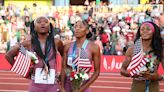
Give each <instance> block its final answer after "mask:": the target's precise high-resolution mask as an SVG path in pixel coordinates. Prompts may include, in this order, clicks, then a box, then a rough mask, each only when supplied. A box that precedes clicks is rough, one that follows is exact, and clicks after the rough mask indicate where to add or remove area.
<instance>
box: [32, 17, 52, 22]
mask: <svg viewBox="0 0 164 92" xmlns="http://www.w3.org/2000/svg"><path fill="white" fill-rule="evenodd" d="M41 17H43V18H45V19H47V20H48V22H50V20H49V19H48V17H46V16H39V17H37V18H36V19H35V20H34V24H35V23H36V20H37V19H39V18H41Z"/></svg>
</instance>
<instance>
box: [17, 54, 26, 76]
mask: <svg viewBox="0 0 164 92" xmlns="http://www.w3.org/2000/svg"><path fill="white" fill-rule="evenodd" d="M24 63H26V56H24V55H23V56H22V60H20V67H19V71H18V74H19V75H20V74H21V73H22V71H23V70H24V67H25V66H24Z"/></svg>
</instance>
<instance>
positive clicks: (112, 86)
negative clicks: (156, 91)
mask: <svg viewBox="0 0 164 92" xmlns="http://www.w3.org/2000/svg"><path fill="white" fill-rule="evenodd" d="M28 81H29V80H27V79H24V78H21V77H18V76H17V75H16V74H14V73H12V72H9V71H0V92H28V91H27V89H28ZM131 81H132V79H130V78H125V77H122V76H120V75H119V74H118V73H103V74H100V76H99V78H98V79H97V80H96V81H95V82H94V83H93V84H92V85H91V90H92V92H129V90H130V85H131ZM160 92H164V82H160Z"/></svg>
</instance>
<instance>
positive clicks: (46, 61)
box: [5, 16, 63, 92]
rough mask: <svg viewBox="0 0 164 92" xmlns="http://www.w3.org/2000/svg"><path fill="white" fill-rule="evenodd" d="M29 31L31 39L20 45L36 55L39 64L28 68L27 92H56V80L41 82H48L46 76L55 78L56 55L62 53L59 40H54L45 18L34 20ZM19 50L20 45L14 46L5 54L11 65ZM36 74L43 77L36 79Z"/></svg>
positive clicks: (51, 29) (49, 24)
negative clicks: (28, 82) (28, 81)
mask: <svg viewBox="0 0 164 92" xmlns="http://www.w3.org/2000/svg"><path fill="white" fill-rule="evenodd" d="M30 30H31V39H30V40H25V41H23V42H22V43H21V44H22V45H23V46H24V47H25V48H26V49H27V50H29V51H31V52H35V53H36V55H37V57H38V60H39V63H38V64H33V65H32V66H31V67H30V76H28V77H29V78H30V79H31V81H30V85H29V92H57V84H56V80H54V81H53V82H51V83H48V82H45V81H43V80H49V79H48V78H50V77H48V75H51V78H55V77H56V73H57V70H56V69H57V67H56V63H57V61H56V55H57V52H60V54H61V55H62V53H63V51H62V50H63V45H62V42H61V41H60V40H59V39H54V34H53V27H52V24H51V23H50V22H49V19H48V18H47V17H44V16H41V17H38V18H37V19H35V20H34V21H33V22H32V24H31V26H30ZM19 49H20V45H18V44H16V45H15V46H14V47H12V49H11V50H10V51H8V52H7V53H6V55H5V57H6V59H7V60H8V62H9V63H10V64H11V65H13V64H14V57H15V56H16V55H17V52H18V51H19ZM43 71H44V72H43ZM53 72H56V73H55V74H54V73H53ZM38 73H39V74H40V75H43V76H40V78H36V74H38ZM43 73H44V74H43ZM44 75H46V76H45V77H44ZM36 79H38V81H37V80H36Z"/></svg>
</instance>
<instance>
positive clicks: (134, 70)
mask: <svg viewBox="0 0 164 92" xmlns="http://www.w3.org/2000/svg"><path fill="white" fill-rule="evenodd" d="M146 62H147V61H146V60H145V59H144V58H143V49H142V41H141V38H140V39H138V40H137V41H136V42H135V44H134V51H133V57H132V60H131V62H130V65H129V66H130V75H131V76H134V75H135V74H138V73H139V72H140V69H141V67H143V66H144V65H145V64H146Z"/></svg>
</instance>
